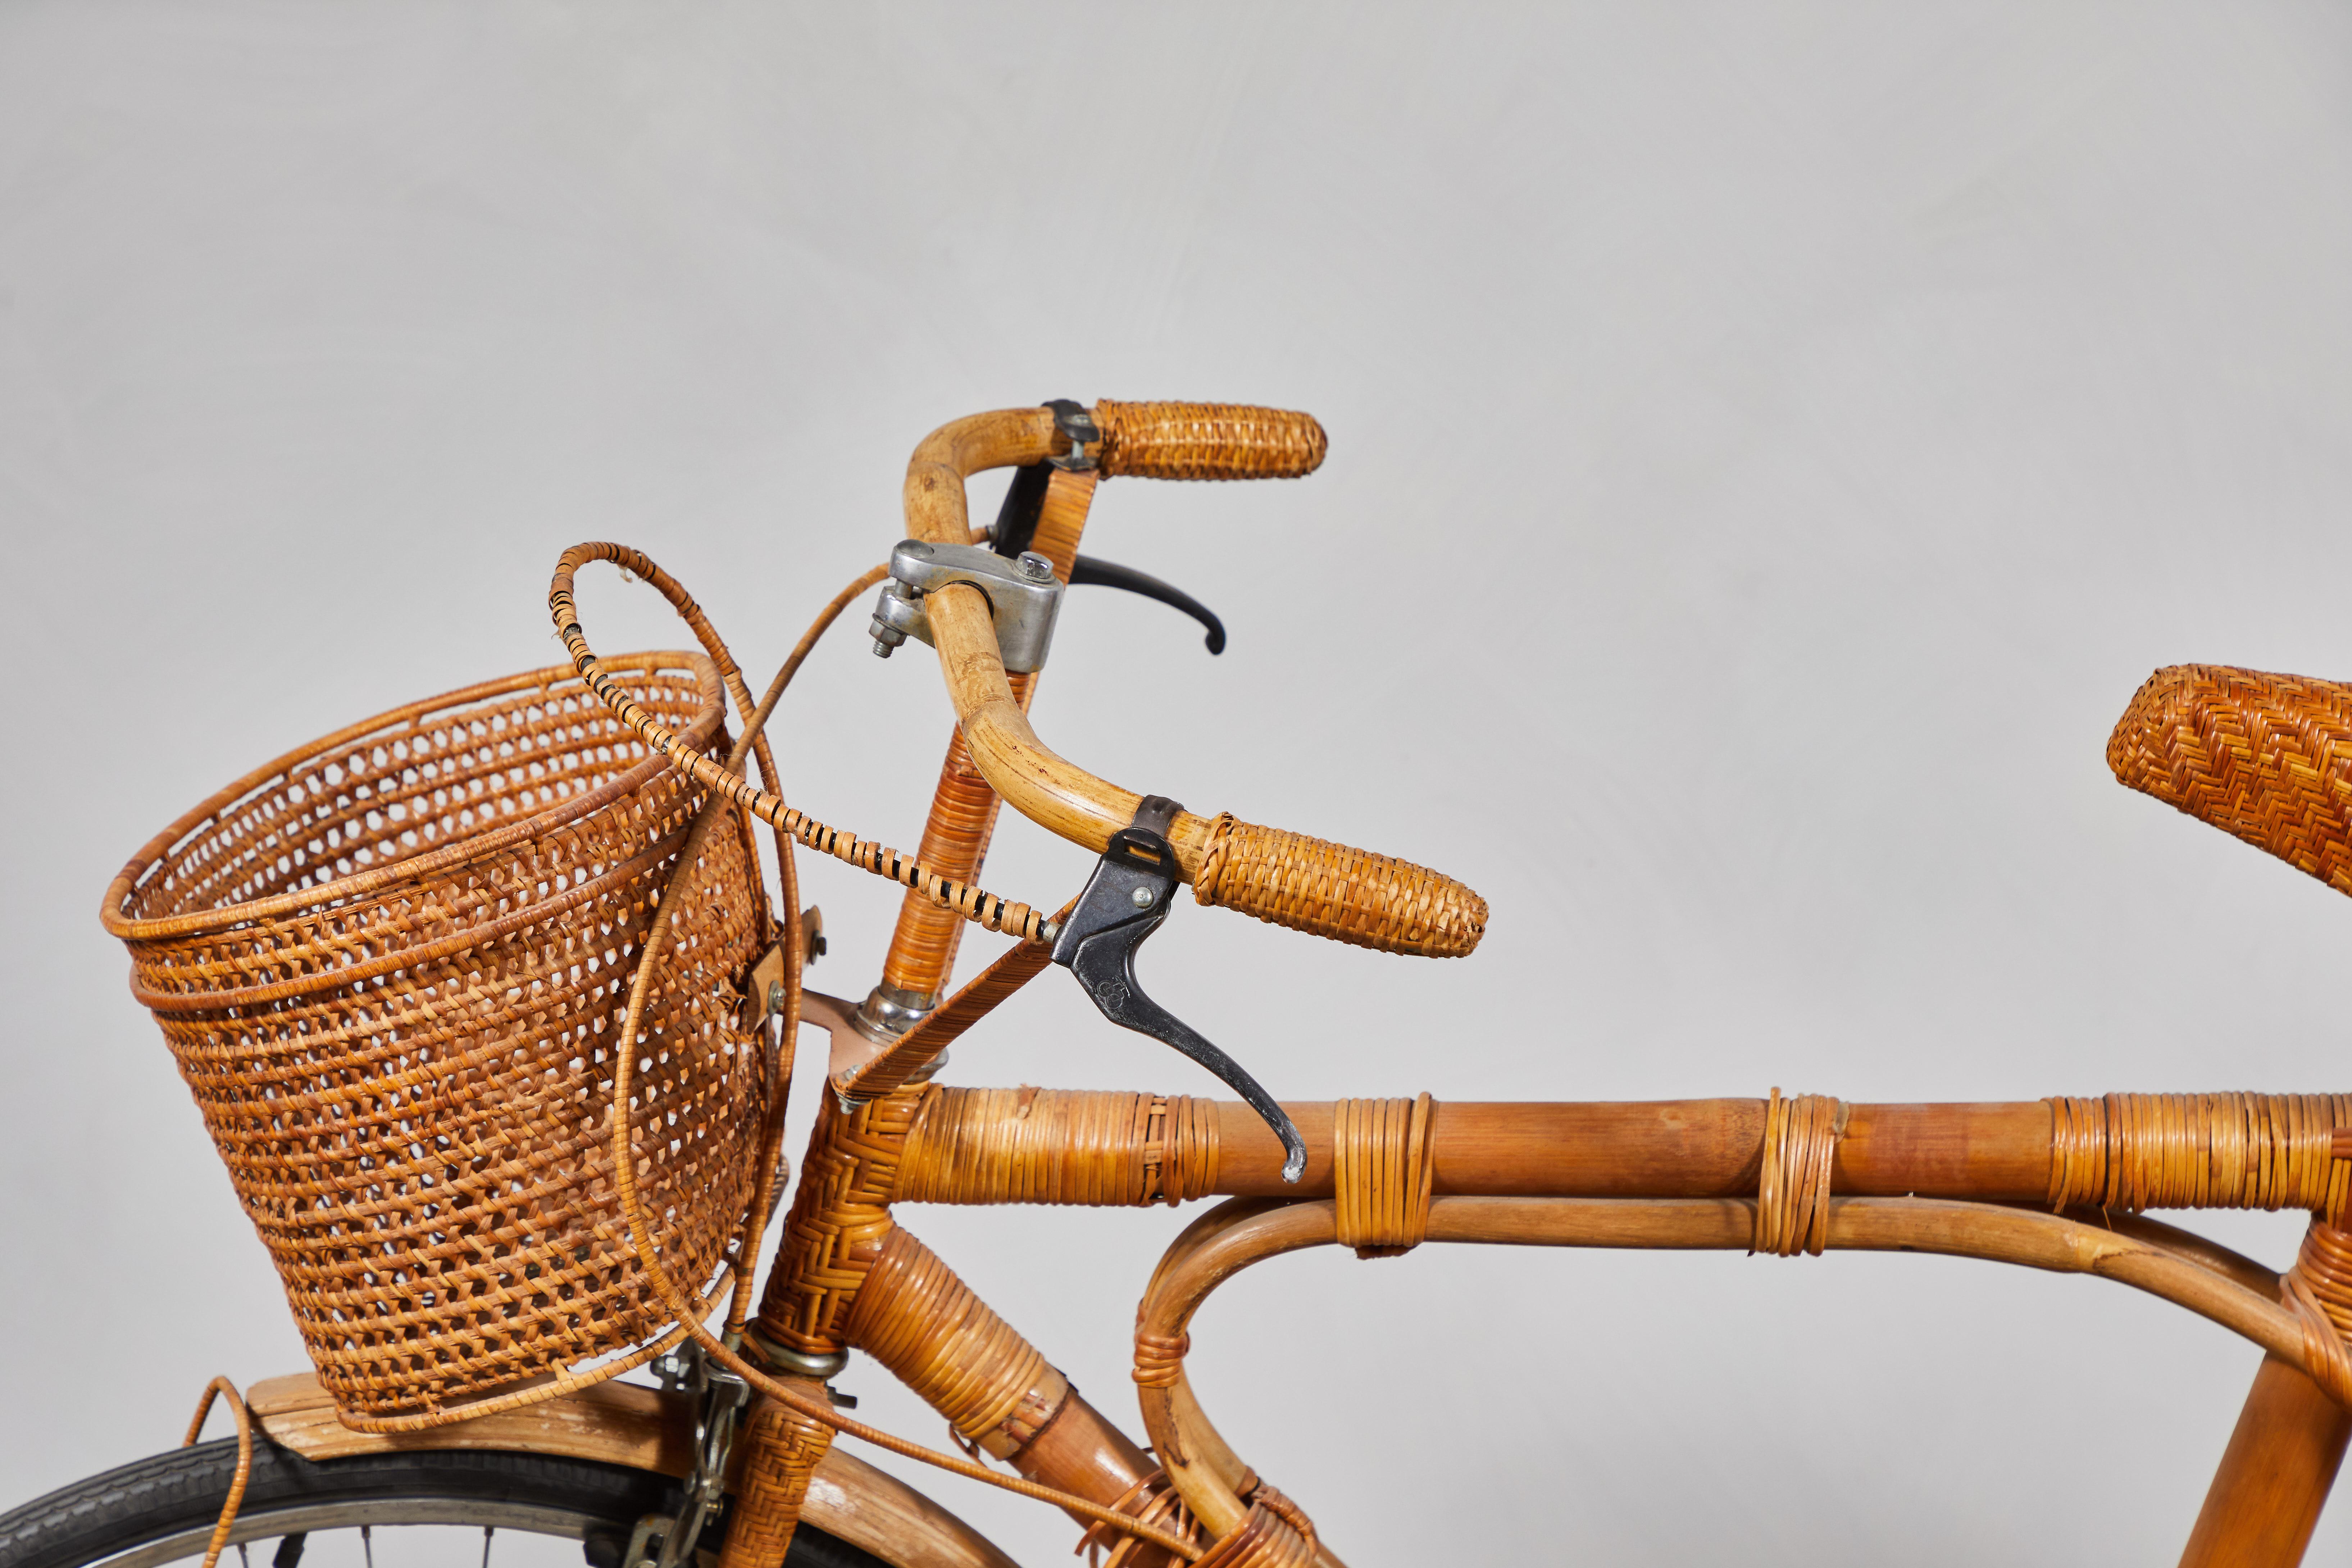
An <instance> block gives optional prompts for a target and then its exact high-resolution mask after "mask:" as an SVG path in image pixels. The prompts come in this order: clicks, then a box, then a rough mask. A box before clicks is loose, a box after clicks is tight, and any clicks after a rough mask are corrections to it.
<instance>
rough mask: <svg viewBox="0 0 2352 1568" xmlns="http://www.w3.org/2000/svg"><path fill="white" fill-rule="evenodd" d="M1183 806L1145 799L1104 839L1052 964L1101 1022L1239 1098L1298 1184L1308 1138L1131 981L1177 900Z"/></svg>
mask: <svg viewBox="0 0 2352 1568" xmlns="http://www.w3.org/2000/svg"><path fill="white" fill-rule="evenodd" d="M1182 809H1183V807H1181V806H1180V805H1177V804H1176V803H1175V802H1174V801H1172V800H1170V799H1169V798H1167V797H1166V796H1165V795H1146V796H1144V797H1143V804H1142V805H1139V806H1138V807H1137V808H1136V813H1135V821H1134V822H1133V823H1132V824H1130V825H1129V826H1126V827H1122V828H1120V829H1119V830H1118V832H1117V833H1114V834H1112V835H1111V836H1110V842H1109V844H1108V845H1107V846H1105V847H1104V848H1103V854H1102V858H1101V859H1100V860H1098V861H1097V862H1096V863H1095V874H1094V875H1093V876H1092V877H1091V878H1089V879H1087V886H1086V890H1085V891H1084V892H1082V893H1080V894H1079V895H1078V902H1077V907H1076V909H1074V910H1071V911H1070V915H1069V918H1068V919H1067V920H1066V921H1063V922H1062V931H1061V934H1060V935H1059V936H1057V937H1056V938H1055V940H1054V962H1055V963H1058V964H1060V965H1062V966H1063V967H1064V968H1066V969H1067V970H1068V971H1069V972H1070V973H1072V974H1073V975H1075V976H1076V979H1077V982H1078V987H1079V989H1081V990H1083V991H1084V992H1085V993H1086V994H1087V1000H1088V1001H1090V1002H1092V1003H1093V1004H1094V1005H1095V1006H1096V1008H1097V1010H1098V1011H1100V1012H1101V1014H1102V1016H1104V1017H1106V1018H1108V1019H1109V1020H1110V1021H1111V1022H1112V1023H1114V1024H1117V1025H1118V1026H1119V1027H1120V1028H1122V1029H1132V1030H1134V1031H1135V1032H1136V1033H1137V1034H1139V1035H1149V1036H1150V1037H1152V1038H1153V1039H1155V1040H1158V1041H1160V1043H1161V1044H1162V1045H1168V1046H1173V1047H1176V1049H1177V1050H1179V1051H1181V1052H1182V1053H1183V1054H1184V1055H1186V1056H1188V1057H1190V1058H1192V1059H1193V1060H1194V1061H1196V1062H1198V1063H1200V1064H1201V1065H1202V1067H1204V1068H1208V1069H1209V1070H1210V1071H1211V1072H1213V1073H1214V1074H1216V1076H1217V1078H1218V1079H1219V1080H1220V1081H1222V1082H1223V1084H1224V1085H1225V1087H1226V1088H1228V1089H1232V1090H1233V1091H1234V1093H1236V1094H1238V1095H1240V1096H1241V1097H1242V1100H1244V1102H1245V1103H1246V1104H1247V1105H1248V1106H1249V1108H1250V1109H1251V1110H1255V1111H1256V1112H1257V1113H1258V1115H1259V1117H1260V1118H1261V1119H1263V1120H1264V1121H1265V1124H1266V1126H1268V1127H1269V1128H1271V1129H1273V1131H1274V1135H1275V1136H1276V1138H1278V1139H1280V1140H1281V1141H1282V1152H1283V1162H1282V1179H1283V1180H1284V1181H1286V1182H1296V1181H1297V1180H1298V1179H1299V1178H1300V1177H1301V1176H1303V1175H1305V1174H1306V1173H1307V1141H1306V1140H1305V1139H1303V1138H1301V1137H1300V1136H1299V1135H1298V1129H1297V1127H1295V1126H1293V1125H1292V1124H1291V1121H1290V1118H1289V1116H1288V1115H1286V1113H1285V1112H1284V1111H1283V1109H1282V1107H1281V1106H1279V1105H1277V1104H1276V1103H1275V1100H1274V1097H1273V1096H1272V1095H1270V1094H1268V1093H1266V1091H1265V1089H1264V1088H1262V1087H1261V1086H1260V1085H1259V1083H1258V1081H1257V1079H1254V1078H1252V1077H1251V1076H1250V1075H1249V1072H1248V1071H1247V1069H1245V1068H1244V1067H1243V1066H1242V1065H1241V1063H1239V1062H1237V1061H1235V1060H1234V1058H1231V1057H1229V1056H1227V1055H1225V1053H1224V1052H1223V1051H1221V1050H1219V1049H1218V1048H1217V1047H1215V1046H1213V1045H1211V1044H1210V1043H1209V1042H1208V1041H1207V1040H1206V1039H1203V1038H1202V1037H1201V1035H1200V1034H1199V1033H1198V1032H1197V1031H1195V1030H1194V1029H1192V1027H1191V1026H1189V1025H1187V1024H1186V1023H1185V1022H1184V1021H1183V1020H1182V1019H1181V1018H1179V1017H1177V1016H1175V1015H1174V1014H1172V1013H1171V1012H1169V1011H1168V1009H1167V1008H1165V1007H1162V1006H1161V1005H1160V1004H1159V1003H1157V1002H1154V1001H1153V1000H1152V999H1151V998H1150V997H1149V996H1147V995H1145V994H1144V993H1143V987H1142V986H1141V985H1140V984H1138V983H1137V981H1136V978H1135V950H1136V949H1137V948H1139V947H1141V946H1142V945H1143V940H1144V938H1146V937H1148V936H1150V934H1151V933H1152V932H1153V931H1158V930H1159V929H1160V925H1161V923H1162V922H1163V921H1166V920H1167V919H1168V910H1169V906H1170V904H1171V901H1172V900H1174V898H1175V894H1176V888H1177V880H1176V851H1175V850H1174V849H1173V848H1172V847H1170V845H1169V843H1168V839H1167V832H1168V828H1169V826H1170V825H1171V824H1172V823H1173V822H1174V821H1175V820H1176V814H1177V813H1178V812H1179V811H1181V810H1182Z"/></svg>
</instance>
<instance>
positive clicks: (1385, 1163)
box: [1331, 1094, 1437, 1258]
mask: <svg viewBox="0 0 2352 1568" xmlns="http://www.w3.org/2000/svg"><path fill="white" fill-rule="evenodd" d="M1436 1104H1437V1102H1436V1101H1435V1100H1432V1099H1430V1097H1429V1096H1428V1095H1427V1094H1423V1095H1422V1096H1421V1097H1420V1098H1419V1099H1417V1100H1340V1101H1339V1102H1338V1103H1336V1104H1335V1105H1333V1106H1332V1108H1331V1180H1332V1188H1333V1196H1334V1197H1335V1199H1336V1200H1337V1202H1336V1205H1335V1207H1336V1211H1337V1212H1336V1217H1337V1220H1338V1232H1339V1245H1340V1246H1342V1247H1354V1248H1355V1249H1356V1256H1357V1257H1359V1258H1395V1257H1398V1256H1400V1255H1402V1254H1403V1253H1407V1252H1410V1251H1412V1249H1413V1248H1414V1247H1418V1246H1420V1245H1421V1242H1422V1238H1423V1237H1425V1236H1427V1235H1428V1234H1429V1199H1430V1190H1431V1187H1432V1184H1433V1177H1434V1173H1435V1167H1434V1164H1433V1161H1434V1157H1435V1152H1436V1147H1437V1146H1436V1142H1435V1141H1434V1140H1433V1138H1432V1137H1431V1135H1430V1134H1431V1128H1430V1121H1431V1117H1432V1115H1433V1112H1434V1111H1435V1110H1436Z"/></svg>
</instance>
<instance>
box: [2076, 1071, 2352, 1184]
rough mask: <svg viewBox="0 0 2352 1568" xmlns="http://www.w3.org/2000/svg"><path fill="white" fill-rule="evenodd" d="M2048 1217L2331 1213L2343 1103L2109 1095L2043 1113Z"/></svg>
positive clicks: (2342, 1171) (2347, 1122) (2350, 1102)
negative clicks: (2074, 1211) (2083, 1212)
mask: <svg viewBox="0 0 2352 1568" xmlns="http://www.w3.org/2000/svg"><path fill="white" fill-rule="evenodd" d="M2050 1110H2051V1117H2052V1124H2051V1149H2050V1206H2051V1207H2052V1208H2053V1209H2066V1208H2074V1207H2078V1206H2081V1207H2092V1208H2109V1209H2133V1210H2137V1209H2188V1208H2234V1209H2290V1208H2294V1209H2312V1210H2315V1211H2319V1212H2323V1213H2327V1212H2336V1211H2338V1210H2340V1209H2341V1207H2342V1205H2343V1204H2344V1201H2345V1196H2346V1192H2347V1186H2352V1164H2347V1163H2344V1162H2342V1161H2339V1160H2337V1159H2336V1152H2335V1146H2336V1130H2337V1129H2338V1128H2343V1127H2352V1094H2110V1095H2107V1096H2105V1098H2104V1099H2099V1100H2088V1099H2078V1098H2071V1097H2070V1098H2061V1099H2056V1100H2051V1101H2050Z"/></svg>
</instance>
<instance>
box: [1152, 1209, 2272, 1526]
mask: <svg viewBox="0 0 2352 1568" xmlns="http://www.w3.org/2000/svg"><path fill="white" fill-rule="evenodd" d="M1755 1213H1756V1205H1755V1203H1754V1201H1753V1200H1752V1199H1748V1198H1647V1199H1625V1198H1525V1197H1458V1196H1456V1197H1441V1198H1438V1199H1436V1200H1435V1201H1434V1202H1433V1204H1432V1205H1430V1215H1429V1228H1428V1237H1429V1239H1430V1240H1431V1241H1451V1242H1469V1243H1483V1244H1487V1245H1504V1246H1534V1247H1634V1248H1644V1249H1712V1250H1730V1249H1733V1248H1738V1249H1742V1250H1745V1249H1747V1248H1748V1247H1749V1246H1750V1245H1751V1243H1752V1241H1753V1238H1754V1236H1755V1224H1756V1218H1755ZM2137 1228H2138V1229H2139V1230H2140V1234H2125V1233H2124V1232H2122V1231H2118V1230H2110V1229H2107V1228H2105V1227H2104V1226H2097V1225H2093V1224H2089V1223H2085V1222H2084V1221H2081V1220H2076V1219H2070V1218H2067V1217H2066V1216H2064V1215H2052V1214H2046V1213H2041V1212H2037V1211H2034V1210H2031V1209H2026V1208H2021V1207H2004V1206H2000V1205H1989V1204H1976V1203H1960V1202H1954V1201H1950V1200H1944V1199H1934V1198H1834V1199H1832V1200H1831V1202H1830V1205H1829V1234H1828V1245H1829V1246H1830V1247H1833V1248H1843V1249H1847V1250H1859V1251H1897V1252H1933V1253H1942V1254H1946V1255H1948V1256H1953V1257H1962V1258H1984V1259H1987V1260H1989V1261H1993V1262H2002V1263H2015V1264H2021V1265H2023V1266H2025V1267H2028V1268H2042V1269H2048V1270H2052V1271H2054V1272H2061V1273H2085V1274H2094V1275H2097V1276H2099V1277H2101V1278H2104V1279H2114V1280H2116V1281H2117V1282H2118V1283H2121V1284H2126V1285H2130V1286H2133V1287H2134V1288H2136V1289H2141V1290H2145V1291H2147V1292H2148V1293H2149V1294H2151V1295H2155V1296H2158V1297H2161V1298H2163V1299H2164V1300H2169V1301H2171V1302H2173V1303H2175V1304H2176V1305H2179V1306H2182V1307H2186V1308H2188V1309H2189V1310H2191V1311H2193V1312H2196V1313H2197V1314H2199V1315H2200V1316H2201V1317H2204V1318H2208V1319H2210V1320H2211V1321H2214V1322H2217V1323H2220V1324H2221V1325H2222V1326H2223V1327H2225V1328H2228V1329H2231V1330H2232V1331H2235V1332H2237V1333H2240V1334H2242V1335H2243V1336H2244V1337H2246V1338H2248V1339H2250V1340H2252V1341H2253V1342H2255V1343H2256V1344H2258V1345H2261V1346H2262V1347H2263V1349H2264V1350H2265V1351H2267V1352H2270V1353H2271V1354H2272V1355H2273V1357H2275V1358H2277V1359H2278V1360H2280V1361H2282V1362H2284V1363H2287V1364H2288V1365H2290V1366H2295V1367H2299V1366H2300V1365H2301V1364H2302V1362H2303V1357H2304V1353H2305V1352H2304V1342H2303V1335H2302V1329H2301V1325H2300V1323H2299V1322H2298V1321H2297V1320H2296V1318H2295V1316H2294V1313H2292V1312H2291V1311H2289V1310H2287V1309H2285V1308H2284V1307H2283V1306H2281V1305H2280V1304H2279V1303H2278V1302H2277V1301H2275V1300H2270V1299H2266V1298H2265V1297H2264V1296H2263V1295H2261V1294H2259V1293H2258V1292H2257V1291H2256V1290H2255V1289H2252V1288H2251V1286H2250V1284H2249V1283H2248V1282H2247V1280H2248V1278H2249V1277H2251V1278H2252V1279H2257V1280H2258V1279H2259V1278H2260V1276H2261V1275H2262V1274H2263V1271H2262V1270H2260V1269H2258V1268H2254V1266H2252V1265H2251V1264H2249V1263H2247V1262H2246V1261H2245V1260H2244V1259H2237V1258H2235V1255H2234V1254H2228V1253H2226V1252H2225V1251H2224V1250H2223V1249H2220V1248H2214V1247H2210V1246H2203V1247H2198V1246H2190V1245H2185V1244H2186V1243H2189V1242H2193V1240H2194V1238H2188V1237H2180V1238H2179V1240H2180V1242H2181V1243H2183V1244H2184V1245H2179V1246H2176V1245H2174V1243H2173V1238H2174V1237H2179V1233H2177V1232H2172V1231H2171V1227H2169V1226H2154V1225H2152V1224H2151V1225H2149V1226H2143V1227H2137ZM1338 1239H1339V1215H1338V1207H1337V1205H1335V1204H1334V1203H1333V1202H1331V1201H1330V1200H1328V1199H1307V1200H1301V1201H1299V1202H1296V1203H1289V1204H1272V1203H1267V1202H1265V1201H1262V1200H1252V1199H1238V1200H1234V1201H1233V1202H1230V1203H1227V1204H1223V1205H1219V1206H1218V1207H1217V1208H1215V1209H1213V1210H1212V1211H1210V1212H1209V1213H1208V1214H1206V1215H1202V1217H1201V1219H1200V1220H1199V1221H1197V1222H1195V1223H1194V1224H1193V1226H1192V1227H1191V1228H1189V1229H1187V1230H1186V1231H1185V1232H1184V1234H1183V1235H1182V1236H1181V1237H1178V1238H1177V1241H1176V1243H1175V1245H1174V1246H1172V1247H1170V1248H1169V1250H1168V1253H1167V1255H1166V1256H1165V1257H1164V1258H1161V1260H1160V1267H1159V1268H1158V1269H1157V1270H1156V1271H1155V1273H1154V1274H1153V1276H1152V1279H1151V1284H1150V1287H1149V1289H1147V1290H1146V1292H1145V1295H1144V1298H1143V1301H1142V1304H1141V1305H1140V1306H1139V1308H1138V1309H1137V1312H1136V1336H1137V1343H1138V1355H1137V1382H1138V1384H1139V1385H1140V1386H1139V1403H1140V1405H1141V1407H1142V1414H1143V1423H1144V1426H1145V1428H1146V1430H1147V1431H1148V1432H1149V1433H1150V1436H1151V1440H1152V1446H1153V1448H1154V1451H1155V1452H1157V1453H1158V1454H1159V1455H1160V1459H1161V1463H1162V1464H1163V1465H1164V1466H1165V1467H1166V1468H1167V1470H1168V1474H1169V1477H1170V1479H1171V1481H1172V1482H1173V1483H1174V1484H1175V1486H1176V1487H1177V1489H1178V1490H1179V1491H1180V1492H1181V1494H1182V1495H1183V1497H1184V1500H1185V1501H1186V1502H1187V1503H1188V1504H1190V1505H1191V1507H1192V1510H1194V1512H1195V1513H1196V1514H1197V1515H1198V1516H1199V1518H1200V1519H1201V1521H1202V1522H1203V1523H1204V1524H1206V1525H1207V1526H1208V1527H1209V1528H1210V1529H1211V1530H1213V1531H1215V1532H1216V1533H1218V1534H1221V1535H1222V1534H1223V1533H1224V1532H1225V1531H1229V1530H1231V1529H1232V1528H1234V1525H1235V1524H1237V1523H1238V1522H1239V1521H1240V1518H1241V1516H1242V1514H1243V1513H1244V1511H1245V1510H1244V1507H1243V1505H1242V1502H1241V1500H1240V1498H1239V1496H1238V1495H1237V1490H1238V1485H1239V1482H1240V1478H1241V1477H1242V1476H1243V1475H1244V1474H1245V1473H1246V1472H1245V1471H1244V1469H1243V1468H1242V1463H1241V1460H1240V1458H1238V1456H1236V1455H1234V1453H1233V1451H1232V1448H1231V1447H1230V1446H1229V1445H1227V1444H1226V1443H1225V1442H1224V1440H1223V1437H1222V1436H1219V1435H1218V1434H1217V1432H1216V1429H1215V1427H1214V1426H1212V1425H1211V1424H1210V1423H1209V1420H1208V1417H1207V1415H1206V1414H1205V1413H1204V1412H1202V1410H1201V1408H1200V1405H1199V1401H1198V1400H1197V1398H1196V1397H1195V1396H1194V1395H1193V1394H1192V1388H1191V1384H1190V1381H1189V1380H1188V1379H1187V1378H1186V1376H1185V1373H1184V1365H1183V1361H1182V1354H1181V1347H1182V1346H1184V1345H1185V1344H1186V1343H1187V1340H1186V1331H1187V1329H1188V1328H1189V1326H1190V1324H1191V1321H1192V1316H1193V1314H1194V1313H1195V1312H1196V1311H1198V1310H1199V1309H1200V1307H1201V1305H1202V1303H1203V1302H1204V1301H1205V1300H1207V1299H1208V1297H1209V1295H1210V1293H1211V1292H1212V1291H1213V1290H1214V1289H1216V1288H1217V1287H1218V1286H1219V1285H1221V1284H1223V1282H1224V1281H1225V1280H1227V1279H1231V1278H1232V1277H1233V1276H1234V1274H1237V1273H1239V1272H1240V1271H1241V1270H1242V1269H1244V1268H1248V1267H1250V1266H1251V1265H1252V1264H1254V1263H1258V1262H1262V1261H1264V1260H1265V1259H1266V1258H1274V1257H1278V1256H1280V1255H1282V1254H1284V1253H1286V1252H1296V1251H1299V1250H1302V1249H1304V1248H1307V1247H1319V1246H1329V1245H1334V1244H1336V1243H1337V1241H1338ZM2231 1259H2235V1261H2234V1262H2233V1261H2231ZM1147 1345H1157V1346H1175V1347H1178V1348H1177V1350H1176V1352H1175V1353H1174V1354H1173V1355H1168V1354H1164V1353H1160V1352H1155V1353H1154V1354H1153V1355H1152V1356H1150V1357H1149V1358H1147V1356H1146V1354H1145V1353H1144V1352H1145V1347H1146V1346H1147ZM2298 1375H2300V1373H2298Z"/></svg>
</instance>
